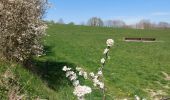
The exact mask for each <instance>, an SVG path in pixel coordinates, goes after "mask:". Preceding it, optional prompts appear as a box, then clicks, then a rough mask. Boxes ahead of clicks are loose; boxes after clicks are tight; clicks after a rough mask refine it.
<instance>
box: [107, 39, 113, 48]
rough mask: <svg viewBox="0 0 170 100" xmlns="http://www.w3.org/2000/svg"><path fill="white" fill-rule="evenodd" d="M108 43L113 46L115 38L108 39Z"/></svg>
mask: <svg viewBox="0 0 170 100" xmlns="http://www.w3.org/2000/svg"><path fill="white" fill-rule="evenodd" d="M106 44H107V46H109V47H111V46H113V44H114V40H113V39H108V40H107V41H106Z"/></svg>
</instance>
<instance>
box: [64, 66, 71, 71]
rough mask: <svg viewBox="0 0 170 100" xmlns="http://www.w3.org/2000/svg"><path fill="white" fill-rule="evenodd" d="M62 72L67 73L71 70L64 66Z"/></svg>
mask: <svg viewBox="0 0 170 100" xmlns="http://www.w3.org/2000/svg"><path fill="white" fill-rule="evenodd" d="M62 70H63V71H69V70H71V68H67V66H64V67H63V69H62Z"/></svg>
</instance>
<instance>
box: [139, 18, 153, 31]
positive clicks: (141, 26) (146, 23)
mask: <svg viewBox="0 0 170 100" xmlns="http://www.w3.org/2000/svg"><path fill="white" fill-rule="evenodd" d="M136 27H137V28H139V29H149V28H151V27H152V24H151V22H150V21H149V20H145V19H143V20H141V21H140V22H139V23H137V24H136Z"/></svg>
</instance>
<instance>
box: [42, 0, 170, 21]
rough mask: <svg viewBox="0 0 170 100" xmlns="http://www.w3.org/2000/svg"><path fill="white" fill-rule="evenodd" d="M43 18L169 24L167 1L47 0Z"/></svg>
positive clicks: (169, 12) (169, 9)
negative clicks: (160, 22)
mask: <svg viewBox="0 0 170 100" xmlns="http://www.w3.org/2000/svg"><path fill="white" fill-rule="evenodd" d="M49 2H50V3H51V4H52V7H51V8H50V9H48V10H47V14H46V17H45V19H46V20H54V21H58V20H59V19H60V18H62V19H63V20H64V22H66V23H68V22H71V21H73V22H75V23H77V24H79V23H82V22H87V20H88V19H89V18H91V17H94V16H96V17H100V18H102V19H103V20H109V19H111V20H117V19H119V20H123V21H125V22H126V23H127V24H133V23H136V22H138V21H139V20H141V19H149V20H150V21H151V22H156V23H157V22H159V21H166V22H169V23H170V0H49Z"/></svg>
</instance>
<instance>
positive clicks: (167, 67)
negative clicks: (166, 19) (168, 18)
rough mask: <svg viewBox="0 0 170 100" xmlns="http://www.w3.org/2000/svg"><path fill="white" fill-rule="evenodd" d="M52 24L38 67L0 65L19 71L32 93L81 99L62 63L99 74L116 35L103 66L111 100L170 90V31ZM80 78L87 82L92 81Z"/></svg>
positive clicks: (55, 99)
mask: <svg viewBox="0 0 170 100" xmlns="http://www.w3.org/2000/svg"><path fill="white" fill-rule="evenodd" d="M48 27H49V28H48V30H47V33H48V35H47V36H46V37H44V39H43V40H42V41H43V44H44V46H45V50H46V55H44V56H42V57H40V58H35V59H34V60H33V62H34V65H35V66H33V67H35V68H33V69H31V67H32V66H30V68H29V69H31V70H27V69H25V68H22V67H21V66H19V65H18V66H17V67H11V65H10V64H6V67H5V65H4V64H3V63H2V64H1V65H0V66H2V67H0V72H1V73H3V71H5V69H7V67H10V68H11V70H12V71H13V72H14V73H16V75H17V77H18V81H19V82H20V84H21V85H22V86H23V87H24V90H27V91H28V94H30V95H33V96H39V97H40V98H46V99H49V100H74V99H76V97H74V95H73V93H72V91H73V87H72V85H71V83H70V82H69V80H68V79H67V78H65V73H64V72H62V67H63V66H64V65H68V66H70V67H72V68H75V67H76V66H79V67H82V68H84V69H85V70H86V71H88V72H96V71H97V69H98V67H99V66H100V59H101V57H102V54H103V50H104V48H105V47H106V43H105V42H106V40H107V39H109V38H112V39H114V41H115V44H114V46H113V47H112V48H111V51H110V54H109V55H110V60H109V61H108V63H107V64H106V66H105V68H104V76H105V78H104V80H105V85H106V92H107V98H106V99H107V100H121V99H124V98H127V99H130V100H131V99H132V100H133V98H134V96H135V95H138V96H139V97H141V98H146V99H147V100H150V99H151V96H153V93H157V92H158V91H159V94H162V95H165V96H168V95H169V94H170V81H169V80H166V79H165V78H166V77H165V75H164V74H163V72H164V73H167V74H169V75H170V30H168V29H167V30H161V29H152V30H151V29H150V30H140V29H121V28H107V27H88V26H73V25H53V24H49V26H48ZM124 37H153V38H156V40H157V42H125V41H123V38H124ZM80 80H82V82H83V83H82V84H86V85H92V83H90V82H89V81H83V79H81V78H80ZM80 84H81V83H80ZM94 91H96V92H92V94H90V95H88V96H87V100H101V96H102V95H101V93H100V92H98V90H97V89H94ZM159 94H158V96H159Z"/></svg>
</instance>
